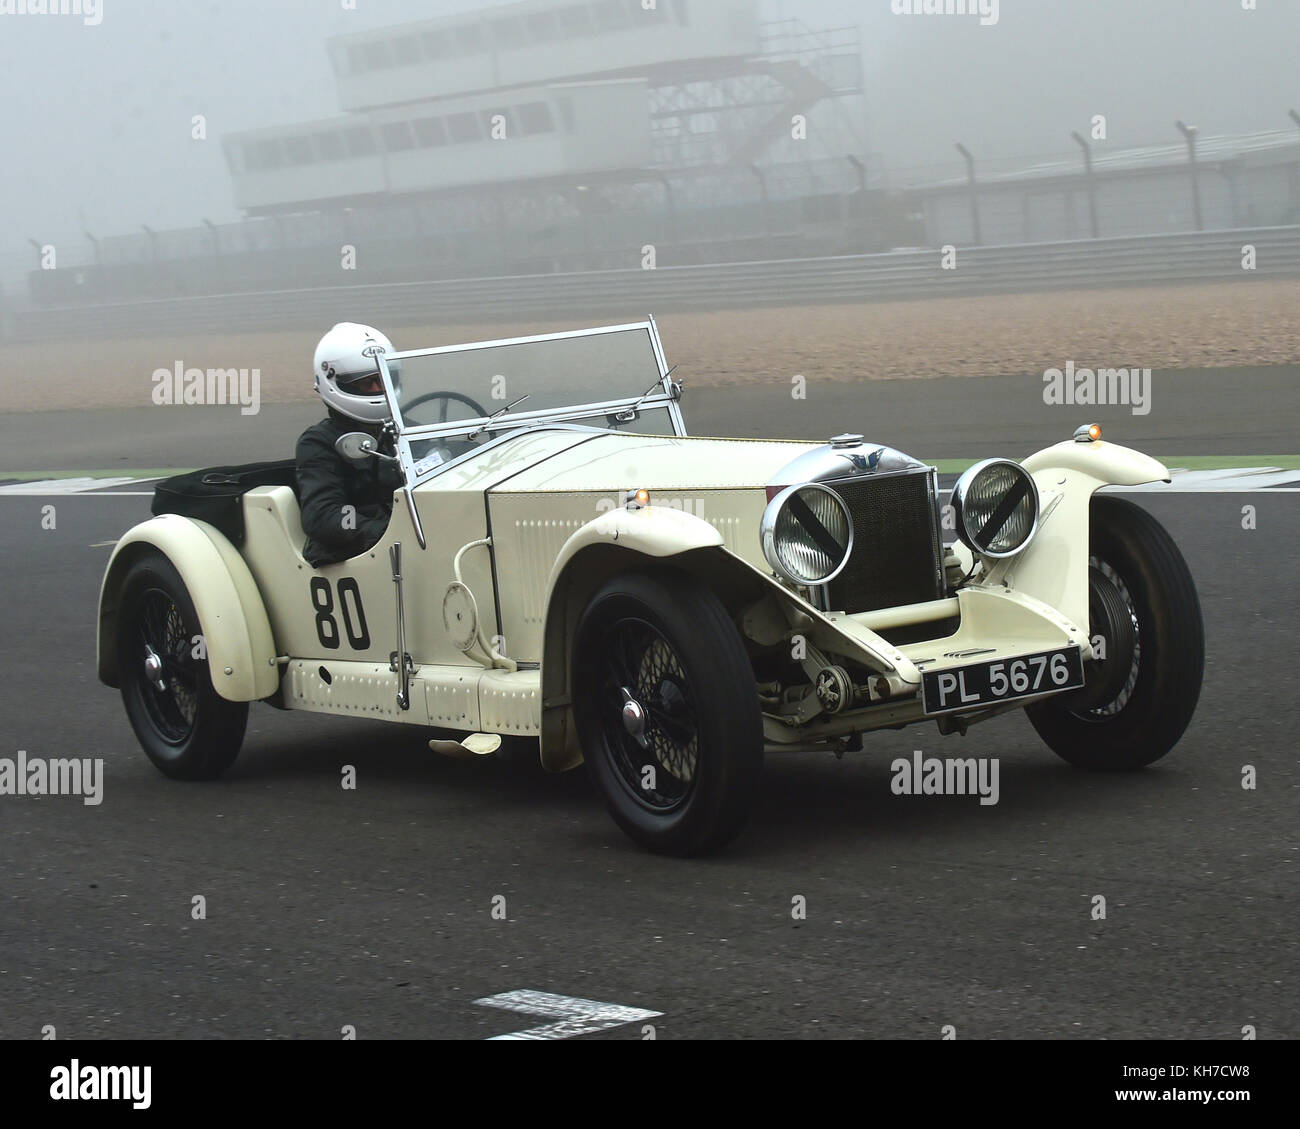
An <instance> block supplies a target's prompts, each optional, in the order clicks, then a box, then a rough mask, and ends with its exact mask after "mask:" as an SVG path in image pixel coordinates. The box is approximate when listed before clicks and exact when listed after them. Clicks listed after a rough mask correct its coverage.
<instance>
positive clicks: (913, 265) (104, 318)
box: [4, 226, 1300, 342]
mask: <svg viewBox="0 0 1300 1129" xmlns="http://www.w3.org/2000/svg"><path fill="white" fill-rule="evenodd" d="M1247 245H1250V246H1253V247H1254V248H1255V253H1256V267H1255V269H1254V270H1246V269H1244V267H1243V256H1244V254H1245V251H1244V248H1245V247H1246V246H1247ZM1259 277H1272V278H1277V277H1283V278H1285V277H1300V226H1291V227H1275V228H1250V229H1239V230H1234V231H1214V232H1202V233H1198V234H1194V235H1154V236H1139V237H1133V238H1122V239H1098V240H1080V241H1076V242H1070V243H1031V244H1018V245H1012V246H1001V247H958V248H957V249H956V266H955V268H954V269H944V264H943V258H942V252H941V251H940V250H938V249H935V250H924V251H904V252H893V253H890V254H884V255H852V256H842V257H835V258H818V259H790V260H779V261H771V262H750V263H728V264H724V265H717V266H691V267H664V268H660V269H657V270H613V271H591V272H583V273H578V274H546V275H528V276H521V277H514V278H470V279H455V280H452V281H439V282H411V283H397V284H383V285H373V286H343V287H331V288H327V289H311V290H276V291H267V292H261V293H241V294H221V295H210V296H199V297H185V298H167V299H154V300H150V301H136V302H125V303H108V304H100V305H87V306H59V307H50V308H43V309H41V308H32V309H19V310H12V311H10V313H9V315H8V317H7V318H6V322H7V324H6V325H5V327H4V334H5V336H6V337H7V338H8V339H9V340H11V341H18V342H21V341H30V342H43V341H54V340H62V339H67V338H112V337H136V336H142V335H171V334H176V335H183V334H190V333H231V332H234V333H248V332H258V331H268V330H279V329H318V328H319V327H321V326H322V325H328V324H331V323H332V322H335V321H341V320H350V321H362V322H373V323H374V324H376V325H382V326H385V327H390V326H391V327H400V326H406V325H428V324H436V323H440V322H466V321H481V322H501V321H521V320H537V319H540V318H544V317H548V316H553V315H556V316H562V317H563V318H564V320H565V321H566V323H568V322H570V321H573V320H574V319H575V318H576V319H578V320H587V319H591V318H608V317H633V316H634V317H641V316H644V315H645V314H646V313H647V312H651V313H672V312H677V311H696V310H709V309H736V308H753V307H762V306H789V305H824V304H831V303H853V302H870V301H881V300H887V299H897V298H930V297H949V296H957V295H969V294H1005V293H1017V292H1034V291H1040V290H1064V289H1077V288H1085V287H1114V286H1130V285H1142V284H1151V283H1177V282H1213V281H1227V280H1231V279H1251V278H1259Z"/></svg>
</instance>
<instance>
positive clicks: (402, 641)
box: [388, 541, 415, 711]
mask: <svg viewBox="0 0 1300 1129" xmlns="http://www.w3.org/2000/svg"><path fill="white" fill-rule="evenodd" d="M388 561H389V564H391V565H392V566H393V586H394V588H395V589H396V590H397V650H396V651H394V652H393V653H392V654H391V655H390V656H389V657H388V669H389V670H392V671H395V672H396V673H397V675H398V680H399V682H400V686H399V688H398V691H397V708H398V709H400V710H403V711H405V710H409V709H410V708H411V673H412V671H413V670H414V669H415V664H414V663H412V662H411V656H410V655H408V654H407V653H406V604H405V602H404V600H403V598H402V543H401V542H400V541H398V542H397V543H396V544H395V545H392V546H390V547H389V549H388Z"/></svg>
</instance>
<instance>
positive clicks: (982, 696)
mask: <svg viewBox="0 0 1300 1129" xmlns="http://www.w3.org/2000/svg"><path fill="white" fill-rule="evenodd" d="M1082 685H1083V653H1082V652H1081V651H1080V650H1079V648H1078V647H1067V648H1065V649H1064V650H1060V651H1044V652H1042V654H1038V655H1017V656H1016V657H1015V658H1012V659H998V660H997V661H995V662H987V663H975V664H974V665H972V666H963V667H961V668H960V669H958V670H936V671H934V672H933V673H930V672H922V674H921V695H922V701H923V703H924V708H925V712H926V713H928V714H935V713H953V712H955V711H957V710H973V709H980V708H981V707H984V706H992V705H997V704H998V703H999V702H1012V701H1015V700H1016V699H1017V698H1032V697H1033V696H1034V695H1035V694H1047V693H1055V692H1057V691H1058V690H1073V689H1077V688H1078V687H1080V686H1082Z"/></svg>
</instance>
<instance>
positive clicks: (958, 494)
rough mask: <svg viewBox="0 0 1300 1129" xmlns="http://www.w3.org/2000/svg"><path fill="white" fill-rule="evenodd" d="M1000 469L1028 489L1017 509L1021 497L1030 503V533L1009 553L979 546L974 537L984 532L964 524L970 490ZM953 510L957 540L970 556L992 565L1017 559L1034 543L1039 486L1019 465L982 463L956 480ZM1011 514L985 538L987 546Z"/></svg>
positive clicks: (993, 461) (997, 461) (1007, 461)
mask: <svg viewBox="0 0 1300 1129" xmlns="http://www.w3.org/2000/svg"><path fill="white" fill-rule="evenodd" d="M999 467H1005V468H1007V469H1008V470H1010V471H1012V472H1013V473H1014V474H1015V475H1016V477H1017V478H1018V479H1019V480H1020V481H1022V482H1023V483H1025V485H1026V487H1027V490H1026V494H1025V495H1022V496H1021V497H1020V498H1019V499H1018V500H1017V502H1016V505H1017V506H1019V504H1020V502H1021V501H1023V500H1024V497H1025V496H1026V495H1027V496H1028V497H1030V498H1032V499H1033V515H1032V518H1031V520H1030V522H1029V530H1028V532H1026V534H1025V536H1024V538H1023V540H1021V542H1020V543H1019V544H1018V545H1016V546H1015V547H1014V548H1012V549H1006V550H1004V551H1002V552H995V551H994V550H992V549H990V548H987V547H984V546H981V545H980V544H979V543H978V540H977V537H978V535H979V533H981V532H983V530H975V531H972V530H971V529H970V528H969V526H968V524H967V502H968V500H969V498H970V493H971V490H972V488H973V487H974V486H975V485H976V483H977V482H978V481H979V479H980V478H981V476H982V475H984V474H985V473H986V472H988V471H989V470H992V469H994V468H999ZM952 507H953V509H954V511H955V512H956V515H957V536H958V537H960V538H961V541H962V543H963V544H964V545H966V546H967V547H968V548H969V549H970V550H971V551H972V552H975V553H978V554H979V555H980V556H982V557H988V558H990V559H991V560H995V561H1002V560H1009V559H1010V558H1012V557H1016V556H1019V555H1020V554H1021V553H1023V552H1024V551H1025V549H1027V548H1028V547H1029V546H1030V544H1032V543H1033V540H1034V537H1035V536H1036V535H1037V533H1038V521H1039V518H1040V517H1041V514H1042V509H1041V501H1040V498H1039V494H1038V483H1036V482H1035V481H1034V476H1033V475H1032V474H1030V473H1029V472H1028V471H1027V470H1025V468H1024V467H1022V466H1021V465H1020V464H1019V463H1017V462H1013V461H1012V460H1011V459H985V460H984V461H983V462H980V463H976V464H975V465H974V466H973V467H971V468H970V469H969V470H968V471H966V473H965V474H963V475H962V476H961V478H959V479H958V480H957V485H956V486H954V487H953V491H952ZM996 512H997V510H996V507H995V508H994V511H993V513H994V515H996ZM1014 513H1015V509H1014V508H1013V509H1012V511H1011V512H1010V513H1008V514H1007V516H1006V518H1005V519H1004V520H1003V521H1002V522H1001V523H1000V524H999V525H998V528H997V530H995V531H994V533H993V535H992V536H991V537H989V538H987V540H988V542H989V544H993V543H995V542H996V541H997V537H998V534H999V533H1001V531H1002V529H1003V528H1005V526H1006V524H1007V522H1008V521H1010V520H1011V518H1012V516H1013V515H1014ZM991 516H993V515H991Z"/></svg>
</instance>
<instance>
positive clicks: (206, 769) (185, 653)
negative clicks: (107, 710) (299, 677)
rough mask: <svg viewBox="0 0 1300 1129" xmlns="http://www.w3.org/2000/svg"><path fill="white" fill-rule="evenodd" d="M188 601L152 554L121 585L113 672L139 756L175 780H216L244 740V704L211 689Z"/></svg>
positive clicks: (171, 569)
mask: <svg viewBox="0 0 1300 1129" xmlns="http://www.w3.org/2000/svg"><path fill="white" fill-rule="evenodd" d="M201 635H202V628H201V627H200V626H199V617H198V613H197V612H196V611H195V610H194V601H193V600H192V599H190V594H189V592H187V591H186V589H185V582H184V581H183V580H181V577H180V573H178V572H177V571H176V568H175V566H174V565H173V564H172V563H171V561H169V560H168V559H167V558H166V557H165V556H163V555H162V554H161V553H150V554H149V555H147V556H145V557H142V558H141V559H140V560H138V561H136V563H135V564H134V565H132V566H131V569H130V571H128V572H127V574H126V578H125V579H124V580H123V582H122V597H121V602H120V604H119V607H118V616H117V673H118V683H119V685H120V686H121V691H122V703H123V705H124V706H125V707H126V716H127V718H128V719H129V720H130V722H131V728H132V729H134V730H135V735H136V738H137V739H138V740H139V742H140V747H141V748H142V749H144V751H145V755H146V756H147V757H148V758H149V759H150V760H151V761H152V762H153V763H154V767H156V768H157V769H158V770H159V771H160V772H162V773H163V774H164V775H166V776H170V777H173V778H174V779H177V780H214V779H216V778H217V777H218V776H220V775H221V774H222V773H223V772H225V771H226V769H227V768H229V767H230V765H231V764H232V763H233V762H234V760H235V757H236V756H238V754H239V747H240V745H241V744H242V743H243V740H244V728H245V726H246V725H247V723H248V703H247V702H228V701H226V699H225V698H223V697H221V696H220V695H219V694H218V693H217V691H216V690H215V689H214V688H213V685H212V677H211V674H210V672H209V670H208V661H207V658H206V657H201V658H200V657H196V651H197V652H198V653H199V654H200V655H204V656H205V655H206V652H205V651H204V650H203V649H202V648H201V647H200V643H199V641H196V640H200V637H201Z"/></svg>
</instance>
